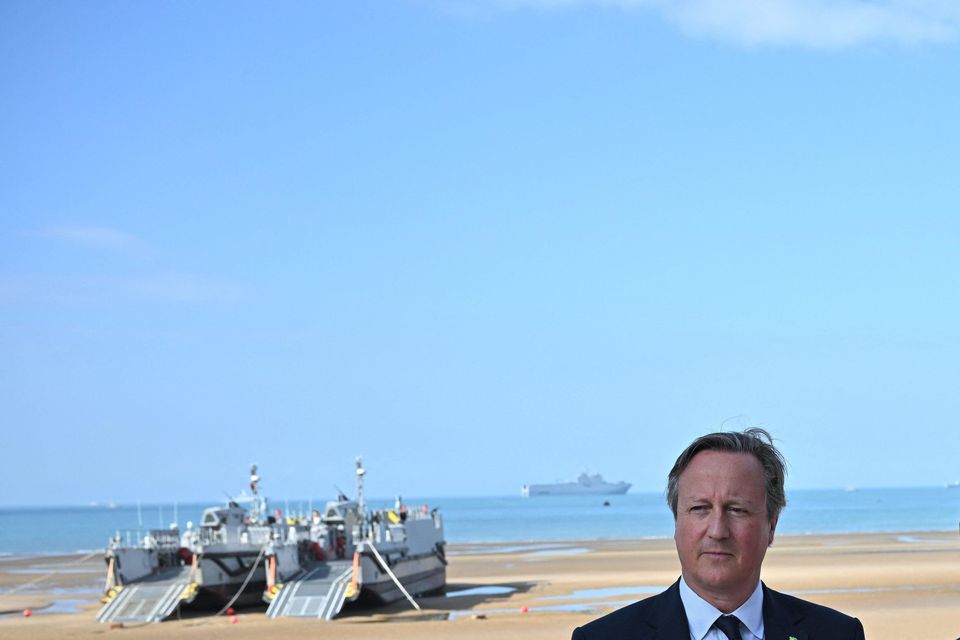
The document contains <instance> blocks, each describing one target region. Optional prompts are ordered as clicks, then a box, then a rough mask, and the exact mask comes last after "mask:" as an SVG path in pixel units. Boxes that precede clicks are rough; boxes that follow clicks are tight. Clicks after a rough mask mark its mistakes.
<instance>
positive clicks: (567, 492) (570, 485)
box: [523, 482, 631, 496]
mask: <svg viewBox="0 0 960 640" xmlns="http://www.w3.org/2000/svg"><path fill="white" fill-rule="evenodd" d="M630 486H631V485H630V483H629V482H618V483H616V484H612V483H611V484H604V485H594V486H589V487H588V486H584V485H581V484H578V483H576V482H563V483H558V484H531V485H528V486H527V487H525V488H524V491H523V494H524V495H528V496H619V495H623V494H625V493H626V492H627V491H629V490H630Z"/></svg>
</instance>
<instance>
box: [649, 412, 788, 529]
mask: <svg viewBox="0 0 960 640" xmlns="http://www.w3.org/2000/svg"><path fill="white" fill-rule="evenodd" d="M701 451H725V452H728V453H746V454H748V455H752V456H754V457H755V458H756V459H757V460H758V461H759V462H760V465H761V466H762V467H763V476H764V479H765V484H766V490H767V519H768V520H770V522H773V521H774V520H776V519H777V518H779V517H780V512H781V511H782V510H783V508H784V507H785V506H787V496H786V493H784V490H783V482H784V480H785V479H786V477H787V463H786V461H785V460H784V459H783V454H782V453H780V451H778V450H777V448H776V447H775V446H773V438H771V437H770V434H769V433H767V432H766V430H764V429H760V428H758V427H751V428H750V429H745V430H744V431H743V432H742V433H741V432H738V431H720V432H718V433H708V434H707V435H705V436H700V437H699V438H697V439H696V440H694V441H693V442H691V443H690V446H689V447H687V448H686V449H684V450H683V453H681V454H680V457H679V458H677V461H676V462H675V463H674V465H673V469H671V470H670V473H669V475H667V504H669V505H670V510H671V511H673V518H674V519H676V518H677V497H678V495H679V493H680V474H681V473H683V471H684V469H686V468H687V465H689V464H690V461H691V460H693V457H694V456H696V455H697V454H698V453H700V452H701Z"/></svg>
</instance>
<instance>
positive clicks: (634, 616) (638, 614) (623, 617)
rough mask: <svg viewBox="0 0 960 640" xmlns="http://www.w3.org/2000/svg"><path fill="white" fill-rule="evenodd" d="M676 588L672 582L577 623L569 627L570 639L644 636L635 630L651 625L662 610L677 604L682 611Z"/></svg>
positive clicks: (652, 626) (653, 624) (651, 627)
mask: <svg viewBox="0 0 960 640" xmlns="http://www.w3.org/2000/svg"><path fill="white" fill-rule="evenodd" d="M676 589H677V585H674V586H672V587H670V588H669V589H667V590H666V591H664V592H662V593H658V594H657V595H655V596H650V597H649V598H644V599H643V600H640V601H639V602H634V603H633V604H630V605H627V606H626V607H623V608H622V609H617V610H616V611H613V612H611V613H608V614H607V615H605V616H603V617H601V618H597V619H596V620H593V621H591V622H589V623H587V624H585V625H583V626H582V627H578V628H576V629H574V630H573V640H616V639H618V638H628V637H629V638H642V637H644V636H642V635H638V634H639V633H642V631H643V630H645V629H650V630H652V629H654V628H655V626H656V625H655V622H656V620H657V619H658V618H660V617H661V616H662V615H663V613H664V612H665V611H667V610H669V609H670V608H675V607H677V606H680V607H681V609H680V611H681V612H682V611H683V609H682V606H683V605H682V604H681V603H680V596H679V594H678V593H676ZM674 600H675V601H674Z"/></svg>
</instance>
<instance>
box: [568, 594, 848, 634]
mask: <svg viewBox="0 0 960 640" xmlns="http://www.w3.org/2000/svg"><path fill="white" fill-rule="evenodd" d="M763 629H764V631H763V633H764V636H765V640H790V638H791V636H792V637H793V638H796V640H863V625H861V624H860V621H859V620H857V619H856V618H851V617H850V616H847V615H844V614H842V613H840V612H839V611H834V610H833V609H829V608H827V607H823V606H820V605H818V604H813V603H812V602H807V601H806V600H801V599H799V598H794V597H793V596H788V595H786V594H783V593H777V592H776V591H774V590H772V589H768V588H767V585H763ZM573 640H690V627H689V626H687V614H686V612H685V611H684V610H683V601H682V600H680V581H679V580H677V581H676V582H674V583H673V586H672V587H670V588H669V589H667V590H666V591H664V592H663V593H660V594H657V595H655V596H651V597H649V598H647V599H645V600H641V601H640V602H635V603H633V604H631V605H629V606H626V607H624V608H623V609H619V610H618V611H614V612H613V613H610V614H608V615H605V616H604V617H602V618H598V619H597V620H594V621H593V622H591V623H589V624H586V625H584V626H582V627H577V628H576V629H574V630H573Z"/></svg>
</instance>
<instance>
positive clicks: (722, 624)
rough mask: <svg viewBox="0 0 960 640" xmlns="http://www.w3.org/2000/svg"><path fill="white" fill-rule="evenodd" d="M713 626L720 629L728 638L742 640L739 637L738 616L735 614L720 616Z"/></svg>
mask: <svg viewBox="0 0 960 640" xmlns="http://www.w3.org/2000/svg"><path fill="white" fill-rule="evenodd" d="M713 626H715V627H716V628H717V629H720V631H722V632H723V635H725V636H727V637H728V638H730V640H743V638H742V637H740V618H738V617H737V616H720V617H719V618H717V621H716V622H714V623H713Z"/></svg>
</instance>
